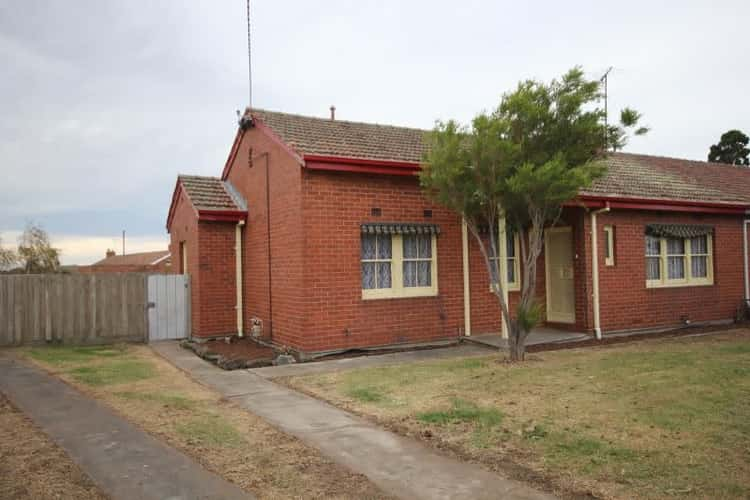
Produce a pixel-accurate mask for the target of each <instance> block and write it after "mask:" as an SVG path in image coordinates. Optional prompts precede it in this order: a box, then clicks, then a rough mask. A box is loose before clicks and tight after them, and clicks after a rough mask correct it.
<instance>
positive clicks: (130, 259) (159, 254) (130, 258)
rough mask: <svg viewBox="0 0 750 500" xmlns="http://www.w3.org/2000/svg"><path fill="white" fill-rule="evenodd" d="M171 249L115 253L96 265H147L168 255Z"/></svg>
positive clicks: (95, 264)
mask: <svg viewBox="0 0 750 500" xmlns="http://www.w3.org/2000/svg"><path fill="white" fill-rule="evenodd" d="M168 255H169V250H158V251H155V252H140V253H129V254H126V255H113V256H112V257H107V258H105V259H102V260H100V261H98V262H95V263H94V264H92V265H94V266H147V265H149V264H153V263H154V262H156V261H157V260H159V259H162V258H164V257H167V256H168Z"/></svg>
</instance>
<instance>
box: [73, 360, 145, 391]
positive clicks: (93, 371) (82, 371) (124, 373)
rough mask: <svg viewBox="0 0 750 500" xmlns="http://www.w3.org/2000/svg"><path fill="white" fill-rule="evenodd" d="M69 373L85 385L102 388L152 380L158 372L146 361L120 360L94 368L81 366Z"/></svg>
mask: <svg viewBox="0 0 750 500" xmlns="http://www.w3.org/2000/svg"><path fill="white" fill-rule="evenodd" d="M68 373H70V374H71V375H72V376H73V378H75V379H76V380H77V381H79V382H82V383H84V384H87V385H94V386H101V385H115V384H124V383H127V382H137V381H139V380H144V379H147V378H151V377H154V376H155V375H156V370H154V367H153V365H151V363H148V362H145V361H134V360H120V361H112V362H109V363H106V364H99V365H94V366H79V367H78V368H73V369H71V370H69V371H68Z"/></svg>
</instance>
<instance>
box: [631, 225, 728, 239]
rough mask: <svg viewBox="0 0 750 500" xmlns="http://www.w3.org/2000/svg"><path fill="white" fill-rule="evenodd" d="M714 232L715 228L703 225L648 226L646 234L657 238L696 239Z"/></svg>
mask: <svg viewBox="0 0 750 500" xmlns="http://www.w3.org/2000/svg"><path fill="white" fill-rule="evenodd" d="M713 232H714V228H713V226H704V225H701V224H648V225H647V226H646V234H647V235H649V236H655V237H657V238H695V237H696V236H705V235H707V234H711V233H713Z"/></svg>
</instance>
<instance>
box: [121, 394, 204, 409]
mask: <svg viewBox="0 0 750 500" xmlns="http://www.w3.org/2000/svg"><path fill="white" fill-rule="evenodd" d="M114 395H115V396H118V397H120V398H123V399H128V400H131V401H144V402H148V403H156V404H159V405H162V406H165V407H169V408H174V409H176V410H192V409H194V408H195V407H196V406H197V405H198V401H196V400H195V399H190V398H188V397H187V396H183V395H182V394H175V393H165V392H131V391H124V392H116V393H114Z"/></svg>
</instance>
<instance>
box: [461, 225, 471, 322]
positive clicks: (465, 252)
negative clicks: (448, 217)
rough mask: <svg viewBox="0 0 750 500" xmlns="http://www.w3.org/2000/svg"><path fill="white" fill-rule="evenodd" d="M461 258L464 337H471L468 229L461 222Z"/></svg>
mask: <svg viewBox="0 0 750 500" xmlns="http://www.w3.org/2000/svg"><path fill="white" fill-rule="evenodd" d="M461 258H462V260H463V270H464V335H466V336H467V337H468V336H469V335H471V296H470V294H471V287H470V285H469V228H468V226H467V225H466V220H462V221H461Z"/></svg>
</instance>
